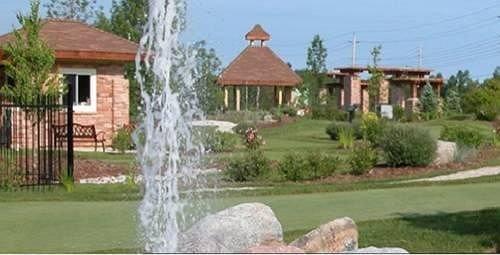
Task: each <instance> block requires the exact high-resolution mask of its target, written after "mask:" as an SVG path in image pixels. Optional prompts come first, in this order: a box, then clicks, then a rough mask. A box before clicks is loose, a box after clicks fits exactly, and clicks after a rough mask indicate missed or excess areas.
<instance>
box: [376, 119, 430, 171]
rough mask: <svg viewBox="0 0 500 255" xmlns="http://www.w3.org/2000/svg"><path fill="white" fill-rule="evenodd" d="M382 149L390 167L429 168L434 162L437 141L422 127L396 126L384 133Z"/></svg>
mask: <svg viewBox="0 0 500 255" xmlns="http://www.w3.org/2000/svg"><path fill="white" fill-rule="evenodd" d="M380 141H382V142H381V143H380V144H379V146H380V147H381V149H382V151H383V153H384V158H385V160H386V161H387V164H388V165H390V166H427V165H429V164H430V163H432V161H433V160H434V157H435V154H436V148H437V141H436V140H435V139H434V138H432V136H431V134H430V132H429V131H428V130H426V129H423V128H420V127H414V126H409V125H394V126H390V127H387V128H386V129H385V130H384V132H383V133H382V136H381V139H380Z"/></svg>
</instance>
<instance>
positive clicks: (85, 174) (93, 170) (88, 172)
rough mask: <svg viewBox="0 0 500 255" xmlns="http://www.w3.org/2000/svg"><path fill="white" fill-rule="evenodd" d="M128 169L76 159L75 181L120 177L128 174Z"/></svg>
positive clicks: (100, 162)
mask: <svg viewBox="0 0 500 255" xmlns="http://www.w3.org/2000/svg"><path fill="white" fill-rule="evenodd" d="M127 170H128V169H126V167H121V166H116V165H111V164H107V163H104V162H102V161H99V160H90V159H75V171H74V177H75V181H79V180H81V179H89V178H98V177H107V176H120V175H125V174H127V173H128V171H127Z"/></svg>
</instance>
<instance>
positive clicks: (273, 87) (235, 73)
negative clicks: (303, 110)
mask: <svg viewBox="0 0 500 255" xmlns="http://www.w3.org/2000/svg"><path fill="white" fill-rule="evenodd" d="M245 39H246V40H247V41H248V43H249V45H248V47H246V48H245V49H244V50H243V52H241V53H240V55H239V56H237V57H236V58H235V59H234V60H233V61H232V62H231V64H229V66H228V67H227V68H226V69H224V71H223V72H222V73H221V74H220V75H219V78H218V80H217V83H218V84H219V85H220V86H221V87H223V88H224V106H225V108H226V109H230V108H232V109H235V110H236V111H240V110H241V109H245V108H246V109H249V108H257V109H258V108H261V107H262V105H261V103H263V102H262V101H263V100H262V99H264V97H267V98H265V99H267V100H266V101H267V102H273V103H272V104H271V105H268V106H267V107H275V106H281V105H284V104H289V103H290V102H291V101H292V89H293V88H295V87H297V86H298V85H299V84H301V83H302V79H301V78H300V77H299V76H298V75H297V74H296V73H295V72H294V71H293V70H292V69H291V68H290V66H289V65H288V64H287V63H286V62H285V61H283V60H282V59H281V58H280V57H279V56H278V55H276V53H274V52H273V51H272V50H271V48H269V47H268V46H267V45H266V42H267V41H269V40H270V39H271V36H270V35H269V34H268V33H267V32H266V31H265V30H264V29H263V28H262V27H261V26H260V25H255V26H254V27H253V29H252V30H251V31H250V32H248V33H247V34H246V36H245ZM242 88H243V89H244V91H242ZM230 90H231V91H232V92H233V93H232V94H233V95H232V96H230ZM261 90H262V91H261ZM242 92H243V93H242ZM242 94H244V96H243V98H242ZM231 99H232V100H231ZM242 105H244V106H245V107H242Z"/></svg>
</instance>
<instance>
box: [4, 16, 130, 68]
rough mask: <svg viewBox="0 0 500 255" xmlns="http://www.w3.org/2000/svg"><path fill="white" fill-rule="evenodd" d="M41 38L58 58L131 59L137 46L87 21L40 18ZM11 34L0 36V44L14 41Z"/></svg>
mask: <svg viewBox="0 0 500 255" xmlns="http://www.w3.org/2000/svg"><path fill="white" fill-rule="evenodd" d="M40 37H41V38H42V39H43V40H44V41H45V42H46V43H47V44H48V46H49V47H51V48H52V49H53V50H54V51H55V54H56V59H57V60H103V61H133V60H134V59H135V56H136V53H137V49H138V45H137V44H136V43H134V42H132V41H129V40H127V39H124V38H121V37H119V36H117V35H114V34H112V33H108V32H105V31H103V30H100V29H97V28H94V27H92V26H89V25H87V24H84V23H81V22H77V21H70V20H55V19H49V20H45V21H43V26H42V29H41V30H40ZM13 38H14V35H13V34H12V33H9V34H5V35H2V36H0V46H1V45H4V44H6V43H8V42H9V41H11V40H13Z"/></svg>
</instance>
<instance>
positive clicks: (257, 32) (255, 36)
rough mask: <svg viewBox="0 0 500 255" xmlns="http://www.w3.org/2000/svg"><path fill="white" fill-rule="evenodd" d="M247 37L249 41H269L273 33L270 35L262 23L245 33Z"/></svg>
mask: <svg viewBox="0 0 500 255" xmlns="http://www.w3.org/2000/svg"><path fill="white" fill-rule="evenodd" d="M245 39H247V40H249V41H269V40H270V39H271V35H269V34H268V33H267V32H266V31H265V30H264V29H263V28H262V26H261V25H259V24H257V25H255V26H254V27H253V28H252V30H251V31H250V32H248V33H247V34H246V35H245Z"/></svg>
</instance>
